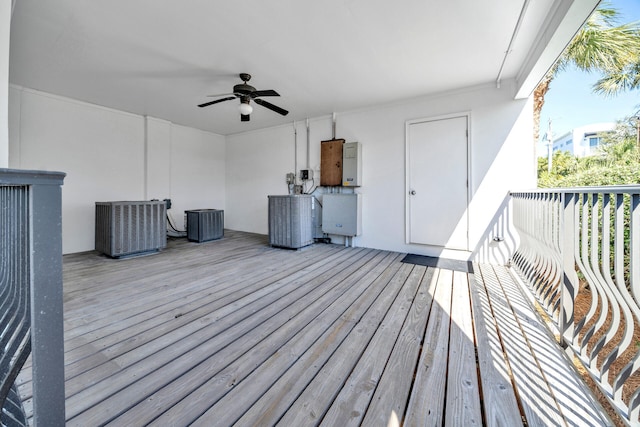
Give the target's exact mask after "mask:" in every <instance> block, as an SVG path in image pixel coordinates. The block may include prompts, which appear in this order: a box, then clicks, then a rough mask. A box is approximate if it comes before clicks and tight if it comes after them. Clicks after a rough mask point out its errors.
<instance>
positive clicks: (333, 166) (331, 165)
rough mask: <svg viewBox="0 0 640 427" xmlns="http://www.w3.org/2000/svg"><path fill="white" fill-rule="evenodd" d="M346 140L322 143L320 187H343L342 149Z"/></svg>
mask: <svg viewBox="0 0 640 427" xmlns="http://www.w3.org/2000/svg"><path fill="white" fill-rule="evenodd" d="M343 146H344V139H332V140H328V141H322V142H321V143H320V185H324V186H329V187H331V186H338V185H342V148H343Z"/></svg>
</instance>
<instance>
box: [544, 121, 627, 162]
mask: <svg viewBox="0 0 640 427" xmlns="http://www.w3.org/2000/svg"><path fill="white" fill-rule="evenodd" d="M615 127H616V124H615V123H594V124H590V125H586V126H582V127H579V128H575V129H574V130H572V131H571V132H567V133H565V134H563V135H561V136H559V137H558V138H555V139H554V141H553V151H554V152H556V151H568V152H569V153H571V154H573V155H574V156H576V157H586V156H591V155H593V154H595V153H596V151H597V149H598V147H600V144H601V142H602V134H603V133H605V132H611V131H613V130H614V129H615ZM545 140H547V141H548V139H547V137H546V136H545Z"/></svg>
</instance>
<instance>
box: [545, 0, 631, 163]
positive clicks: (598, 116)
mask: <svg viewBox="0 0 640 427" xmlns="http://www.w3.org/2000/svg"><path fill="white" fill-rule="evenodd" d="M609 4H610V5H611V6H613V7H614V8H615V9H618V11H619V12H620V14H621V22H620V23H628V22H634V21H640V0H609ZM599 78H600V75H599V74H597V73H591V74H590V73H585V72H584V71H579V70H576V69H567V70H564V71H561V72H560V73H558V74H557V75H556V77H555V78H554V79H553V81H552V82H551V85H550V88H549V92H547V95H546V96H545V103H544V106H543V107H542V111H541V113H540V138H543V137H544V135H545V133H546V132H547V127H548V122H549V118H551V125H552V134H553V136H554V138H557V137H559V136H562V135H564V134H565V133H567V132H569V131H571V130H572V129H574V128H577V127H580V126H584V125H588V124H591V123H603V122H615V121H617V120H620V119H622V118H624V117H626V116H630V115H635V113H637V112H638V110H639V109H640V90H638V89H636V90H633V91H629V92H624V93H621V94H619V95H616V96H614V97H604V96H603V95H598V94H595V93H593V92H592V86H593V85H594V84H595V83H596V81H597V80H598V79H599ZM540 147H541V146H540V144H539V148H540ZM538 153H541V151H538ZM542 153H546V148H544V151H542Z"/></svg>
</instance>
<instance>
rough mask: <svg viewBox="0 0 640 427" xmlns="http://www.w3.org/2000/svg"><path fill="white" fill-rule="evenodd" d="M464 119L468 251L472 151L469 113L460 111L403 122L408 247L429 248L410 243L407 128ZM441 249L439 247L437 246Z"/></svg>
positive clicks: (408, 144)
mask: <svg viewBox="0 0 640 427" xmlns="http://www.w3.org/2000/svg"><path fill="white" fill-rule="evenodd" d="M460 117H462V118H465V119H466V122H467V239H466V240H467V245H466V250H467V251H468V250H469V225H470V221H469V218H470V217H471V188H472V185H473V183H472V179H471V177H472V175H471V154H472V150H471V135H472V132H471V111H462V112H459V113H450V114H443V115H438V116H428V117H424V118H419V119H412V120H406V121H405V126H404V140H405V143H404V153H405V161H404V177H405V184H404V199H405V207H404V212H405V217H404V218H405V219H404V221H405V243H406V244H408V245H423V246H431V245H425V244H421V243H412V242H411V197H410V194H409V191H411V189H410V182H409V181H410V172H411V168H410V156H411V153H410V142H411V141H409V127H410V126H411V125H414V124H418V123H424V122H434V121H438V120H447V119H455V118H460ZM438 247H441V246H438ZM443 249H449V248H446V247H443Z"/></svg>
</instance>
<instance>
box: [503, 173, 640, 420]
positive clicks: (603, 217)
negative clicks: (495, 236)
mask: <svg viewBox="0 0 640 427" xmlns="http://www.w3.org/2000/svg"><path fill="white" fill-rule="evenodd" d="M512 198H513V222H514V226H515V228H516V230H517V231H518V233H519V237H520V246H519V247H518V249H517V251H516V253H515V254H514V257H513V263H514V265H515V267H516V269H517V270H518V272H519V273H520V274H521V276H522V277H523V278H524V279H525V282H526V283H527V284H528V285H529V286H530V287H531V289H532V291H533V293H534V294H535V296H536V299H537V300H538V302H539V303H540V305H541V306H542V307H543V308H544V310H545V311H546V312H547V314H548V315H549V316H550V317H551V318H552V319H553V321H554V323H555V325H556V326H557V328H558V331H559V340H560V342H561V343H562V344H563V345H564V346H565V347H568V348H570V349H571V350H572V351H573V353H574V354H575V356H576V357H577V358H578V359H579V360H580V361H581V362H582V364H583V365H584V367H585V368H586V369H587V370H588V372H589V373H590V374H591V376H592V378H593V379H594V380H595V381H596V383H597V384H598V385H599V386H600V388H601V390H602V391H603V392H604V394H605V395H606V396H607V397H608V398H609V400H610V401H611V402H612V404H613V405H614V406H615V407H616V409H617V410H618V412H619V413H620V414H621V416H622V417H623V419H624V420H625V421H626V422H627V423H628V424H629V425H640V418H639V415H640V381H638V378H640V371H639V368H640V305H639V302H640V186H635V185H634V186H617V187H585V188H573V189H552V190H539V191H533V192H520V193H518V192H514V193H512Z"/></svg>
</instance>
